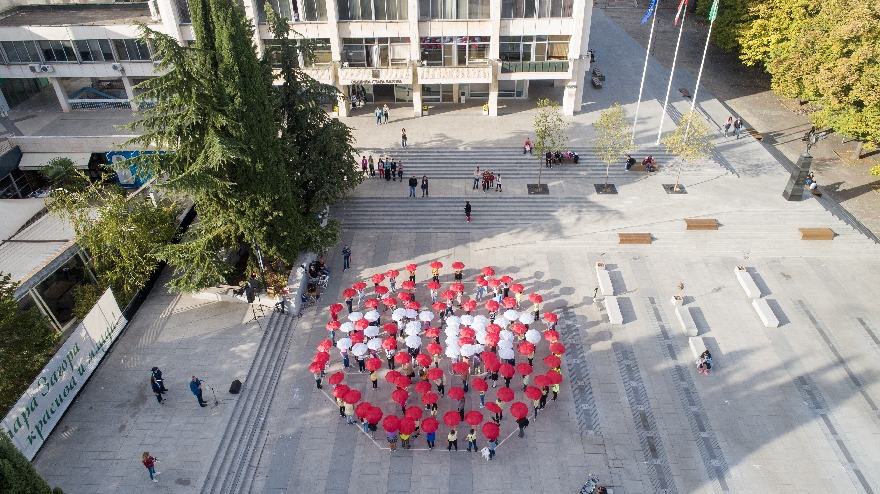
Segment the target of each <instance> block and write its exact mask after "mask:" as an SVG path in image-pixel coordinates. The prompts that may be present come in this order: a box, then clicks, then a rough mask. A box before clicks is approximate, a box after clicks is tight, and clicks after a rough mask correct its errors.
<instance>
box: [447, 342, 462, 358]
mask: <svg viewBox="0 0 880 494" xmlns="http://www.w3.org/2000/svg"><path fill="white" fill-rule="evenodd" d="M459 355H461V352H460V351H459V349H458V345H449V346H447V347H446V356H447V357H449V358H451V359H456V358H458V356H459Z"/></svg>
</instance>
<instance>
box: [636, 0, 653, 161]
mask: <svg viewBox="0 0 880 494" xmlns="http://www.w3.org/2000/svg"><path fill="white" fill-rule="evenodd" d="M655 1H656V0H655ZM653 15H654V17H653V19H651V34H649V35H648V48H647V49H646V50H645V66H644V68H642V82H641V84H639V100H638V102H637V103H636V117H635V118H634V119H633V131H632V137H631V138H630V145H635V142H636V124H637V123H638V121H639V107H640V106H641V105H642V90H643V89H644V87H645V76H646V75H647V74H648V59H649V58H650V57H651V43H652V42H653V41H654V26H656V25H657V7H656V5H655V6H654V14H653Z"/></svg>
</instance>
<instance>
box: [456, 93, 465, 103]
mask: <svg viewBox="0 0 880 494" xmlns="http://www.w3.org/2000/svg"><path fill="white" fill-rule="evenodd" d="M465 99H466V98H465V95H464V93H461V96H459V98H458V102H459V103H461V104H464V103H465Z"/></svg>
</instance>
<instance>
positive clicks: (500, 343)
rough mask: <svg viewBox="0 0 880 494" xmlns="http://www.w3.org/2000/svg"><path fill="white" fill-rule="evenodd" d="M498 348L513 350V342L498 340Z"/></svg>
mask: <svg viewBox="0 0 880 494" xmlns="http://www.w3.org/2000/svg"><path fill="white" fill-rule="evenodd" d="M498 348H513V342H512V341H508V340H498Z"/></svg>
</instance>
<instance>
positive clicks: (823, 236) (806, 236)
mask: <svg viewBox="0 0 880 494" xmlns="http://www.w3.org/2000/svg"><path fill="white" fill-rule="evenodd" d="M798 231H800V232H801V240H834V231H833V230H832V229H831V228H798Z"/></svg>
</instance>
